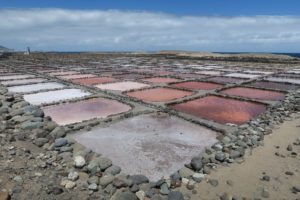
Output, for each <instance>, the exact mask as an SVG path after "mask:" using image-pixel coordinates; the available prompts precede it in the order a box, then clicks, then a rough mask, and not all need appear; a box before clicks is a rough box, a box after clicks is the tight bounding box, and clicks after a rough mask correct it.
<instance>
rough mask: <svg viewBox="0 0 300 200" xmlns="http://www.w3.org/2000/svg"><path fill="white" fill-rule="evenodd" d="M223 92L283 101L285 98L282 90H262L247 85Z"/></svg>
mask: <svg viewBox="0 0 300 200" xmlns="http://www.w3.org/2000/svg"><path fill="white" fill-rule="evenodd" d="M221 93H223V94H228V95H233V96H240V97H246V98H253V99H261V100H268V101H281V100H284V98H285V94H284V93H282V92H275V91H270V90H261V89H254V88H245V87H234V88H229V89H226V90H223V91H221Z"/></svg>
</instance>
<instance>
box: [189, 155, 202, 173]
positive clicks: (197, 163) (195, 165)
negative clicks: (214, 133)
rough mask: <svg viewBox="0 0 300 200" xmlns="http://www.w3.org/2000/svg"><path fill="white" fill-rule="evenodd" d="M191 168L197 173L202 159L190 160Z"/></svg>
mask: <svg viewBox="0 0 300 200" xmlns="http://www.w3.org/2000/svg"><path fill="white" fill-rule="evenodd" d="M191 166H192V168H193V169H194V170H195V171H199V170H200V169H201V168H202V166H203V164H202V158H201V157H194V158H192V160H191Z"/></svg>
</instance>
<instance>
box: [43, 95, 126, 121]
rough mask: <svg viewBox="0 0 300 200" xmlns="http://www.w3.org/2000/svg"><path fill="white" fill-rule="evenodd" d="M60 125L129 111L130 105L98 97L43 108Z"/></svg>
mask: <svg viewBox="0 0 300 200" xmlns="http://www.w3.org/2000/svg"><path fill="white" fill-rule="evenodd" d="M42 109H43V111H44V113H45V115H46V116H50V117H51V118H52V120H53V121H55V122H56V123H58V124H59V125H66V124H71V123H76V122H81V121H83V120H89V119H93V118H105V117H108V116H110V115H115V114H119V113H123V112H127V111H129V110H130V109H131V108H130V106H128V105H126V104H123V103H120V102H118V101H115V100H110V99H104V98H96V99H89V100H85V101H79V102H75V103H69V104H60V105H54V106H48V107H44V108H42Z"/></svg>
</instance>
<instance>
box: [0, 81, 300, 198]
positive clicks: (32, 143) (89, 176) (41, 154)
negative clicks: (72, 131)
mask: <svg viewBox="0 0 300 200" xmlns="http://www.w3.org/2000/svg"><path fill="white" fill-rule="evenodd" d="M0 100H1V101H0V114H1V116H0V121H1V124H0V131H1V133H0V142H1V147H0V149H1V151H0V188H1V192H0V200H7V199H18V200H19V199H113V200H131V199H132V200H135V199H139V200H142V199H170V200H177V199H178V200H181V199H201V198H203V199H206V196H205V194H203V193H202V192H203V191H201V192H200V193H199V191H197V188H199V187H200V186H201V184H205V185H206V187H207V188H206V187H204V188H205V190H208V191H209V190H210V187H217V186H218V185H219V182H220V181H222V180H223V178H222V176H215V177H214V176H213V174H214V173H216V172H214V171H215V169H217V168H218V166H222V165H232V164H231V163H234V164H237V163H243V162H244V160H245V159H244V155H245V153H246V152H248V150H249V149H253V148H254V147H258V146H261V145H263V144H264V142H263V140H264V136H265V135H269V134H270V133H272V130H273V129H274V128H275V127H277V126H278V125H280V124H281V123H283V122H284V121H286V120H289V119H291V116H292V114H293V113H297V112H299V111H300V92H291V93H289V94H287V98H286V100H285V101H284V102H283V104H280V105H274V106H273V107H271V108H270V109H269V111H267V112H266V113H265V114H263V115H262V116H260V117H259V118H258V119H256V120H253V121H251V122H249V123H248V124H245V125H242V126H240V127H239V128H238V129H237V130H236V131H234V132H232V133H224V134H220V135H219V137H218V139H219V142H218V143H216V144H215V145H213V146H212V147H211V148H207V149H206V152H205V153H204V154H203V155H201V156H198V157H194V158H193V159H192V160H191V162H190V163H189V164H187V165H186V166H184V167H183V168H182V169H179V170H178V171H177V172H175V173H174V174H172V175H171V176H170V177H165V178H162V179H161V180H158V181H156V182H149V179H148V178H147V177H145V176H143V175H132V176H129V175H125V174H122V171H121V168H120V167H119V166H115V165H113V163H112V162H111V160H110V159H109V158H105V157H103V156H101V155H97V154H95V153H93V152H91V151H90V150H88V149H85V148H84V147H82V146H80V145H79V144H77V143H76V142H75V141H73V140H71V139H68V138H66V135H67V132H68V130H65V129H64V128H63V127H59V126H58V125H57V124H55V123H54V122H53V121H51V119H50V118H47V117H44V113H43V112H42V110H41V109H39V108H38V107H35V106H32V105H29V104H28V103H27V102H25V101H24V100H23V99H22V96H21V95H16V94H10V93H8V92H7V90H6V88H5V87H0ZM83 128H84V127H83ZM294 145H299V141H298V140H295V141H294V143H293V144H291V146H287V147H281V148H287V149H288V151H289V152H290V154H291V155H290V156H293V157H294V158H295V159H298V160H299V151H297V152H296V151H293V150H294V149H296V147H294ZM112 148H113V147H112ZM289 149H290V150H289ZM298 150H299V149H298ZM281 154H282V153H280V152H279V153H278V155H277V156H279V157H281V156H287V155H285V154H283V155H281ZM282 162H284V161H282ZM270 167H274V168H275V167H276V166H270ZM295 173H298V171H290V170H288V169H287V170H286V175H287V176H293V175H294V174H295ZM209 174H211V175H209ZM233 174H234V173H233ZM261 178H262V179H263V180H262V181H267V182H268V181H269V180H270V179H272V177H270V176H269V174H268V172H267V171H266V172H265V174H262V177H261ZM228 181H229V182H228V183H227V184H228V185H239V183H236V182H234V183H233V182H230V180H228ZM245 181H247V180H245ZM208 186H209V187H208ZM233 187H234V186H233ZM289 188H290V190H291V192H293V194H296V195H295V199H296V197H297V196H300V193H299V192H300V190H299V184H296V183H295V185H291V186H290V187H289ZM279 189H280V186H279ZM212 191H213V190H212ZM199 194H202V196H201V195H200V196H199ZM269 196H270V195H269V191H268V190H265V189H263V190H262V194H261V196H260V197H259V198H268V197H269ZM207 197H208V196H207ZM246 197H247V196H245V198H246ZM213 198H219V199H239V198H240V197H239V196H235V197H233V196H230V194H228V193H226V192H225V193H224V194H221V195H220V194H218V195H216V196H214V197H213ZM240 199H243V198H240Z"/></svg>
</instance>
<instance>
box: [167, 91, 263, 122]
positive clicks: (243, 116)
mask: <svg viewBox="0 0 300 200" xmlns="http://www.w3.org/2000/svg"><path fill="white" fill-rule="evenodd" d="M170 107H171V108H173V109H175V110H178V111H181V112H184V113H187V114H190V115H194V116H196V117H200V118H203V119H207V120H212V121H215V122H218V123H221V124H227V123H231V124H237V125H240V124H243V123H246V122H248V121H249V120H251V119H253V118H255V117H257V116H258V115H259V114H261V113H263V112H265V111H266V109H267V107H266V106H265V105H264V104H259V103H253V102H249V101H240V100H236V99H231V98H224V97H218V96H213V95H211V96H206V97H203V98H199V99H195V100H191V101H187V102H184V103H180V104H175V105H171V106H170Z"/></svg>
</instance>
